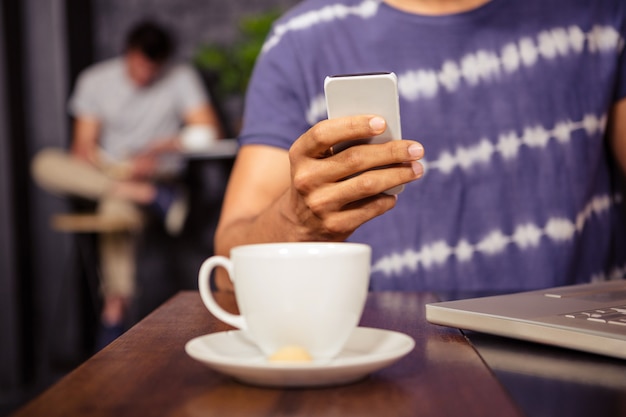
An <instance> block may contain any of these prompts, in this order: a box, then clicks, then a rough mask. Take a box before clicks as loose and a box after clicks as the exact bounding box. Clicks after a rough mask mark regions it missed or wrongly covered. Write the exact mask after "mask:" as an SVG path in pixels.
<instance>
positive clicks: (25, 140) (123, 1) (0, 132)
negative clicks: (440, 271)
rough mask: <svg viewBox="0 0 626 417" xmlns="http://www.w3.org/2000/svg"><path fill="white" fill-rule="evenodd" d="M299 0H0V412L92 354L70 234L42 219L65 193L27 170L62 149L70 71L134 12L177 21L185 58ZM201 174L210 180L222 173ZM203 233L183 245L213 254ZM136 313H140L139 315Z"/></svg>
mask: <svg viewBox="0 0 626 417" xmlns="http://www.w3.org/2000/svg"><path fill="white" fill-rule="evenodd" d="M295 3H297V1H296V0H228V1H224V0H2V2H0V415H4V414H6V413H8V412H10V411H11V410H12V409H14V408H15V407H17V406H19V405H20V404H21V403H23V402H24V401H27V400H28V399H29V398H31V397H32V396H33V395H35V394H37V393H38V392H40V391H41V390H42V389H44V388H45V387H46V386H48V385H49V384H50V383H52V382H54V381H55V380H56V379H58V378H59V377H62V376H63V375H64V374H65V373H66V372H68V371H69V370H71V369H72V368H73V367H75V366H76V365H78V364H79V363H80V361H82V360H84V359H85V358H86V355H88V354H89V350H88V349H87V347H86V346H85V340H84V338H85V334H84V326H85V325H89V324H92V321H93V317H88V316H89V311H90V310H89V309H90V301H89V299H86V289H85V288H84V287H85V282H84V281H85V280H84V277H83V276H82V275H81V274H80V273H77V270H78V268H77V264H76V251H77V245H76V241H75V240H74V239H73V237H72V236H70V235H65V234H60V233H58V232H54V231H53V230H51V228H50V226H49V219H50V217H51V215H53V214H54V213H59V212H64V211H67V210H69V206H68V202H67V201H66V200H65V199H62V198H58V197H54V196H51V195H49V194H47V193H45V192H42V191H41V190H39V189H37V187H35V185H34V184H33V182H32V180H31V179H30V175H29V171H28V166H29V162H30V160H31V158H32V156H33V155H34V154H35V153H36V152H37V151H38V150H40V149H41V148H43V147H46V146H59V147H65V146H67V144H68V142H69V138H70V132H71V126H70V120H69V118H68V115H67V112H66V101H67V98H68V96H69V93H70V91H71V88H72V85H73V82H74V80H75V78H76V75H77V74H78V72H79V71H80V70H82V69H83V68H84V67H85V66H87V65H89V64H91V63H93V62H94V61H97V60H100V59H104V58H108V57H111V56H113V55H116V54H117V53H118V52H119V51H120V49H121V44H122V41H123V38H124V34H125V32H126V30H127V29H128V28H129V27H130V26H131V25H132V24H133V23H134V22H135V21H137V20H138V19H140V18H144V17H151V18H155V19H156V20H159V21H161V22H163V23H165V24H166V25H167V26H169V27H170V28H171V29H173V30H174V31H175V32H176V35H177V38H178V43H179V58H181V59H188V58H190V57H191V56H192V55H193V51H194V49H195V48H196V46H197V45H199V44H200V43H212V42H217V43H224V42H228V41H229V40H231V39H232V38H233V37H234V36H236V34H237V26H236V22H237V20H238V19H239V18H240V17H241V16H244V15H246V14H250V13H255V12H261V11H266V10H268V9H273V8H282V9H284V8H286V7H288V6H290V5H293V4H295ZM201 174H202V173H201ZM208 176H209V177H211V178H209V179H208V181H209V182H211V181H213V182H217V183H218V184H217V186H218V188H219V186H220V185H223V183H225V181H226V179H227V178H225V177H223V176H219V175H217V176H211V175H210V173H208ZM213 186H215V184H213ZM211 221H213V220H211ZM203 239H204V240H196V241H191V242H192V243H189V242H187V244H188V249H189V251H192V250H196V251H197V252H198V254H199V256H202V257H206V256H209V255H210V254H211V253H209V252H208V251H209V250H210V243H209V242H211V240H212V236H203ZM194 242H200V243H194ZM203 242H206V245H205V243H203ZM81 244H82V243H81ZM178 246H179V247H183V248H185V246H184V245H178ZM198 246H201V247H198ZM151 250H153V252H152V253H148V254H147V255H144V256H146V257H147V258H150V259H151V258H155V257H156V258H158V257H159V253H158V248H152V249H151ZM154 251H157V252H154ZM180 262H181V263H185V262H184V261H180ZM148 264H149V263H148ZM148 266H149V265H148ZM195 268H196V266H195V264H190V265H187V269H186V270H185V269H184V268H183V269H181V270H180V271H183V272H181V275H184V274H187V275H189V276H187V277H184V279H187V281H188V282H192V281H193V280H194V279H195ZM148 270H149V271H148V272H147V273H144V275H149V276H150V279H158V278H159V277H158V276H156V277H155V276H154V275H155V274H156V275H158V271H159V270H160V268H159V267H158V265H157V266H156V267H154V266H153V269H152V270H150V268H148ZM174 275H175V274H174ZM181 278H182V277H181ZM91 308H92V310H93V306H91ZM92 313H93V312H92ZM143 313H145V312H138V313H137V315H136V318H137V319H139V318H140V317H141V315H142V314H143ZM81 329H82V330H81Z"/></svg>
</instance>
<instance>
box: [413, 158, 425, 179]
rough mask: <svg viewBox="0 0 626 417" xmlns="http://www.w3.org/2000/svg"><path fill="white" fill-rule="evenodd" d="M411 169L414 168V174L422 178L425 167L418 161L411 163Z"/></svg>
mask: <svg viewBox="0 0 626 417" xmlns="http://www.w3.org/2000/svg"><path fill="white" fill-rule="evenodd" d="M411 168H413V172H414V173H415V175H417V176H420V175H422V174H423V173H424V167H423V166H422V164H421V163H419V162H418V161H413V162H411Z"/></svg>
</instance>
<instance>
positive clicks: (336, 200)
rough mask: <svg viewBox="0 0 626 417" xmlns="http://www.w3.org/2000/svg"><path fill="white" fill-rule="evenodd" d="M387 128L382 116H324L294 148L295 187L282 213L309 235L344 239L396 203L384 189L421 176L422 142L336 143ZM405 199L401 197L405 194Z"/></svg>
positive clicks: (336, 239) (290, 157)
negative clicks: (344, 145) (345, 146)
mask: <svg viewBox="0 0 626 417" xmlns="http://www.w3.org/2000/svg"><path fill="white" fill-rule="evenodd" d="M384 130H385V121H384V120H383V119H382V118H380V117H378V116H354V117H344V118H338V119H333V120H324V121H322V122H320V123H318V124H316V125H315V126H313V127H312V128H311V129H310V130H308V131H307V132H306V133H304V134H303V135H302V136H301V137H300V138H299V139H298V140H297V141H296V142H294V144H293V145H292V147H291V149H290V150H289V160H290V164H291V189H290V191H289V198H288V199H287V200H288V203H287V205H286V207H283V209H282V215H283V216H284V217H285V218H287V219H288V220H289V221H290V222H291V223H292V224H293V226H294V227H296V228H299V234H300V236H303V237H304V238H305V239H308V240H335V241H341V240H345V239H346V238H347V237H348V236H349V235H350V234H351V233H352V232H353V231H354V230H356V229H357V228H358V227H359V226H360V225H362V224H363V223H365V222H367V221H368V220H370V219H372V218H374V217H376V216H379V215H381V214H383V213H384V212H386V211H388V210H390V209H391V208H393V207H394V206H395V203H396V200H397V197H396V196H393V195H387V194H383V192H384V191H385V190H389V189H390V188H393V187H395V186H397V185H400V184H405V183H408V182H410V181H413V180H415V179H417V178H420V177H421V176H422V175H423V167H422V165H421V164H420V163H419V162H418V160H419V159H421V158H422V157H423V155H424V149H423V147H422V145H421V144H419V143H417V142H414V141H409V140H394V141H390V142H388V143H384V144H362V145H356V146H352V147H350V148H348V149H345V150H343V151H341V152H339V153H337V154H334V152H333V146H336V145H337V144H338V143H340V142H343V141H347V140H356V139H362V138H368V137H372V136H374V135H377V134H380V133H382V132H383V131H384ZM400 198H401V197H400Z"/></svg>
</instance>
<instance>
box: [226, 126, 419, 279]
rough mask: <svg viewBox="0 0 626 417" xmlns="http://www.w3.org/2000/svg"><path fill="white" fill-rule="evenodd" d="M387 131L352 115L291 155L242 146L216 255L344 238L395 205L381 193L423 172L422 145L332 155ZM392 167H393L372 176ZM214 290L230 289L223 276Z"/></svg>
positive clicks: (312, 135)
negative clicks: (339, 146)
mask: <svg viewBox="0 0 626 417" xmlns="http://www.w3.org/2000/svg"><path fill="white" fill-rule="evenodd" d="M372 120H374V121H375V122H376V121H378V122H380V123H382V124H379V125H376V124H375V123H374V124H373V125H371V124H370V121H372ZM382 130H384V122H383V121H382V119H380V118H374V117H372V116H355V117H349V118H341V119H334V120H325V121H322V122H320V123H318V124H317V125H315V126H314V127H313V128H311V129H310V130H309V131H308V132H306V133H305V134H304V135H302V136H301V137H300V138H299V139H298V140H297V141H296V142H295V143H294V144H293V146H292V147H291V149H290V150H289V152H287V151H284V150H280V149H276V148H272V147H269V146H262V145H248V146H243V147H242V148H241V150H240V152H239V155H238V156H237V161H236V163H235V166H234V168H233V171H232V173H231V177H230V180H229V184H228V188H227V191H226V196H225V199H224V204H223V207H222V214H221V217H220V221H219V224H218V228H217V231H216V235H215V250H216V253H217V254H221V255H226V256H227V255H228V253H229V251H230V249H231V248H232V247H234V246H238V245H242V244H250V243H261V242H274V241H343V240H345V239H346V238H347V237H348V236H350V234H352V232H354V230H356V229H357V228H358V227H359V226H360V225H362V224H363V223H365V222H367V221H368V220H370V219H372V218H374V217H376V216H379V215H381V214H383V213H384V212H386V211H388V210H390V209H391V208H393V207H394V205H395V203H396V197H395V196H391V195H387V194H382V192H383V191H385V190H388V189H390V188H392V187H393V186H396V185H399V184H404V183H407V182H410V181H413V180H415V179H417V178H419V177H420V176H421V175H422V167H421V165H420V163H419V162H417V160H418V159H420V158H421V157H422V156H423V148H422V146H421V145H419V144H418V143H416V142H413V141H408V140H402V141H391V142H389V143H386V144H379V145H362V146H355V147H351V148H348V149H346V150H344V151H343V152H340V153H338V154H336V155H331V153H330V152H329V150H330V148H331V147H332V146H333V145H335V144H336V143H338V142H340V141H343V140H350V139H359V138H364V137H371V136H373V135H375V134H378V133H380V132H381V131H382ZM388 165H394V166H393V167H387V168H382V169H376V170H373V171H368V170H370V169H372V168H375V167H381V166H388ZM357 173H361V174H360V175H356V176H353V175H354V174H357ZM217 285H218V287H222V288H224V287H225V288H228V284H227V283H226V281H225V280H223V279H221V280H220V279H219V278H218V280H217Z"/></svg>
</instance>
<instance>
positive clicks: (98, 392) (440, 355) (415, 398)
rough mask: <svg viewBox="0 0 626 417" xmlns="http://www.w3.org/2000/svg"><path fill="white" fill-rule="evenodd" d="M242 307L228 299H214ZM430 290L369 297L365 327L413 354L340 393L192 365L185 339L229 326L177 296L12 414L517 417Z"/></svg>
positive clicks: (186, 295) (195, 298)
mask: <svg viewBox="0 0 626 417" xmlns="http://www.w3.org/2000/svg"><path fill="white" fill-rule="evenodd" d="M217 298H218V301H219V302H220V304H221V305H223V306H225V307H226V308H227V309H229V310H231V311H234V310H235V301H234V298H233V296H232V295H231V294H224V293H222V294H217ZM435 300H436V298H435V297H434V296H433V295H430V294H421V293H387V292H382V293H372V294H370V296H369V298H368V302H367V304H366V308H365V311H364V314H363V318H362V321H361V324H362V325H364V326H370V327H378V328H385V329H390V330H396V331H400V332H403V333H406V334H409V335H410V336H412V337H413V338H414V339H415V341H416V347H415V349H414V350H413V351H412V352H411V353H409V354H408V355H407V356H406V357H404V358H402V359H401V360H399V361H398V362H396V363H395V364H393V365H392V366H390V367H388V368H385V369H383V370H380V371H378V372H375V373H373V374H372V375H370V376H369V377H367V378H366V379H364V380H362V381H360V382H357V383H353V384H349V385H344V386H338V387H329V388H316V389H268V388H259V387H253V386H248V385H245V384H241V383H239V382H236V381H234V380H233V379H232V378H230V377H228V376H224V375H222V374H219V373H217V372H215V371H213V370H211V369H209V368H207V367H206V366H204V365H202V364H200V363H199V362H196V361H195V360H193V359H191V358H190V357H189V356H187V354H186V353H185V351H184V345H185V343H186V342H187V341H188V340H190V339H192V338H194V337H197V336H201V335H204V334H207V333H212V332H217V331H224V330H228V329H229V327H228V326H227V325H225V324H223V323H221V322H219V321H217V320H216V319H215V318H213V317H212V316H211V315H210V314H209V312H208V311H207V310H206V309H205V307H204V305H203V304H202V302H201V300H200V296H199V295H198V293H197V292H195V291H185V292H180V293H178V294H177V295H176V296H175V297H173V298H172V299H170V300H169V301H167V302H166V303H165V304H164V305H162V306H161V307H159V308H158V309H157V310H155V311H154V312H153V313H152V314H150V315H149V316H148V317H146V318H145V319H144V320H142V321H141V322H140V323H138V324H137V325H136V326H134V327H133V328H131V329H130V330H129V331H128V332H127V333H125V334H124V335H122V337H120V338H119V339H117V340H116V341H114V342H113V343H112V344H111V345H109V346H108V347H107V348H105V349H104V350H102V351H100V352H99V353H97V354H96V355H95V356H93V357H92V358H91V359H89V360H88V361H87V362H85V363H84V364H83V365H81V366H80V367H79V368H77V369H76V370H75V371H73V372H72V373H70V374H69V375H68V376H66V377H65V378H63V379H62V380H61V381H59V382H58V383H57V384H55V385H54V386H52V387H51V388H50V389H48V390H47V391H45V392H44V393H43V394H42V395H40V396H39V397H37V398H35V399H34V400H33V401H31V402H30V403H28V404H26V405H25V406H24V407H22V408H21V409H19V410H18V411H17V412H16V413H15V416H16V417H17V416H19V417H24V416H42V415H45V416H47V417H52V416H70V415H90V416H105V415H106V416H111V415H115V416H119V417H122V416H196V415H197V416H200V415H203V416H204V415H207V416H208V415H214V416H273V417H274V416H312V415H314V416H326V417H331V416H342V417H344V416H386V417H387V416H389V417H392V416H416V415H420V416H481V417H485V416H498V417H506V416H520V415H523V414H522V412H521V410H520V409H519V408H518V407H517V406H516V405H515V403H514V401H513V400H512V399H511V397H510V396H509V394H508V393H507V391H506V390H505V389H504V387H503V386H502V385H501V384H500V382H499V381H498V380H497V379H496V377H495V376H494V374H493V373H492V371H491V370H490V369H489V368H488V367H487V366H486V365H485V363H484V362H483V360H482V358H481V357H480V356H479V355H478V353H477V352H476V350H475V349H474V348H473V347H472V345H471V344H469V343H468V341H467V339H466V338H465V337H464V336H463V334H462V333H461V332H460V331H458V330H456V329H451V328H447V327H440V326H435V325H431V324H429V323H427V322H426V320H425V318H424V304H425V303H427V302H431V301H435Z"/></svg>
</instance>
